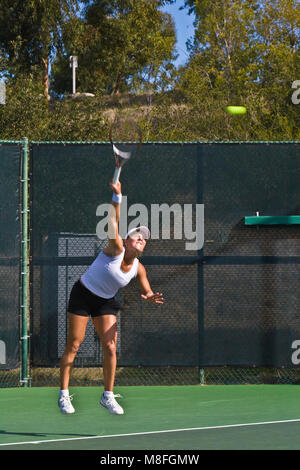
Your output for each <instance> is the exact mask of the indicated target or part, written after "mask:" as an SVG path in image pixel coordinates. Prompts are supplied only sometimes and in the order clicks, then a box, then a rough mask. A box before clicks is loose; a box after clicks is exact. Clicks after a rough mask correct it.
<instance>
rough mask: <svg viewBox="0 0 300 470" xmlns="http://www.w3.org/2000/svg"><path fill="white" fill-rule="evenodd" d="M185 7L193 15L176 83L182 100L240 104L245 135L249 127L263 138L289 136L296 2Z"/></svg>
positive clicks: (198, 1) (299, 15)
mask: <svg viewBox="0 0 300 470" xmlns="http://www.w3.org/2000/svg"><path fill="white" fill-rule="evenodd" d="M185 6H186V8H189V11H192V12H193V13H194V14H195V17H196V20H195V37H194V41H193V42H192V43H190V44H189V48H190V60H189V62H188V64H187V65H186V67H185V68H183V69H182V73H181V77H182V78H181V80H180V82H179V85H178V87H179V89H180V90H182V91H183V93H184V94H185V97H186V100H188V101H189V102H190V103H195V104H196V103H197V102H198V103H199V102H201V103H203V99H204V100H205V102H206V107H207V108H208V109H215V110H216V109H217V108H218V105H219V103H222V105H223V108H224V107H225V105H226V104H245V105H246V106H247V107H248V112H249V115H248V116H249V117H247V119H244V121H243V122H244V123H245V128H244V130H245V131H246V127H247V128H248V132H247V135H248V136H249V137H251V132H253V135H254V134H255V135H256V136H257V135H260V136H261V138H262V140H267V139H268V138H269V136H271V135H272V136H273V138H274V137H275V136H276V137H275V138H279V139H280V138H282V135H283V134H285V138H286V139H289V138H291V139H292V138H294V136H295V135H297V134H298V127H299V124H298V122H299V117H298V116H299V113H298V114H297V109H296V107H295V106H293V105H292V103H291V94H292V89H291V86H292V83H293V81H294V80H296V78H297V77H298V76H300V61H299V53H300V50H299V43H300V28H299V21H300V10H299V9H300V5H299V2H298V1H296V0H286V1H282V0H270V1H268V2H260V1H259V0H221V1H219V2H210V1H208V0H186V2H185ZM224 118H225V115H224ZM225 119H226V118H225ZM231 122H234V124H235V125H236V124H237V123H236V121H233V120H231ZM237 127H238V128H239V129H240V122H239V123H238V126H237ZM228 129H229V133H232V132H235V129H233V128H232V127H231V126H229V128H228ZM277 136H278V137H277ZM279 136H281V137H279Z"/></svg>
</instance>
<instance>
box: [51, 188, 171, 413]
mask: <svg viewBox="0 0 300 470" xmlns="http://www.w3.org/2000/svg"><path fill="white" fill-rule="evenodd" d="M110 187H111V188H112V190H113V197H112V203H111V205H110V213H109V216H108V219H109V220H108V244H107V246H106V247H105V248H104V249H103V250H102V251H101V252H100V253H99V255H98V256H97V258H96V259H95V260H94V262H93V263H92V264H91V266H90V267H89V268H88V269H87V271H86V272H85V273H84V274H83V276H82V277H81V278H80V280H78V281H77V282H76V283H75V284H74V286H73V288H72V291H71V294H70V299H69V305H68V322H69V327H68V338H67V343H66V348H65V351H64V353H63V355H62V358H61V363H60V377H61V389H60V393H59V397H58V405H59V408H60V410H61V412H62V413H67V414H69V413H74V412H75V409H74V407H73V405H72V403H71V400H72V396H70V395H69V380H70V374H71V370H72V367H73V363H74V360H75V357H76V354H77V352H78V350H79V348H80V345H81V343H82V341H83V340H84V337H85V331H86V326H87V323H88V320H89V316H91V317H92V320H93V323H94V327H95V330H96V332H97V334H98V335H99V338H100V342H101V345H102V349H103V356H104V359H103V376H104V392H103V394H102V396H101V399H100V404H101V405H102V406H103V407H105V408H107V409H108V411H109V412H110V413H113V414H123V413H124V410H123V408H122V407H121V406H120V405H119V404H118V402H117V401H116V400H115V397H118V396H119V395H114V393H113V387H114V379H115V372H116V364H117V357H116V345H117V318H116V315H117V312H118V311H119V310H120V305H119V304H118V302H117V301H116V300H115V295H116V293H117V292H118V290H119V289H120V288H122V287H125V286H126V285H127V284H128V283H129V282H130V281H131V280H132V279H133V278H135V277H136V278H137V281H138V284H139V287H140V289H141V292H142V294H141V298H142V299H143V300H144V301H146V302H152V303H154V304H162V303H163V302H164V299H163V295H162V293H160V292H156V293H154V292H153V291H152V289H151V287H150V283H149V281H148V278H147V274H146V270H145V268H144V266H143V265H142V264H141V262H140V261H139V260H138V257H139V256H140V255H141V254H142V253H143V251H144V248H145V246H146V240H147V239H149V238H150V232H149V230H148V228H147V227H143V226H142V227H138V228H135V229H132V230H130V231H129V232H128V233H127V234H126V237H125V242H123V240H122V238H121V236H120V235H119V228H118V226H119V218H120V204H121V201H122V194H121V183H120V182H119V181H118V182H117V183H116V184H114V183H110Z"/></svg>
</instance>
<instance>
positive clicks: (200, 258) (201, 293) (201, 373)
mask: <svg viewBox="0 0 300 470" xmlns="http://www.w3.org/2000/svg"><path fill="white" fill-rule="evenodd" d="M197 203H198V204H203V146H202V144H201V143H198V144H197ZM203 274H204V269H203V247H202V248H201V249H200V250H198V268H197V278H198V338H199V364H202V363H203V355H204V344H203V341H204V279H203ZM199 383H200V385H204V384H205V370H204V368H203V366H202V365H201V366H200V367H199Z"/></svg>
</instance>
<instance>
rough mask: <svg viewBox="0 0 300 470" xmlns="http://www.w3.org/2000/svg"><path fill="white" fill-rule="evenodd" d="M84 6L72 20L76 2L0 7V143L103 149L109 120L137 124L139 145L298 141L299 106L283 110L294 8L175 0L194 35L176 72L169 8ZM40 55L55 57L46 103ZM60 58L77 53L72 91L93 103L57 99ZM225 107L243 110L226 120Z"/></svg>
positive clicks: (99, 0) (291, 65)
mask: <svg viewBox="0 0 300 470" xmlns="http://www.w3.org/2000/svg"><path fill="white" fill-rule="evenodd" d="M83 3H84V6H85V8H84V9H83V10H81V12H80V14H79V13H77V15H76V14H75V11H76V4H77V2H76V1H75V0H69V1H65V2H59V1H58V0H51V2H49V11H47V12H46V11H45V8H44V6H45V5H44V2H41V1H38V0H32V1H30V2H26V4H23V2H19V1H17V0H13V1H12V2H10V6H8V5H7V4H6V3H5V4H4V2H1V3H0V73H1V72H2V74H5V75H6V76H7V77H9V78H8V81H7V104H6V105H0V138H1V139H20V138H22V137H24V136H27V137H28V138H29V139H31V140H73V141H74V140H89V141H107V140H108V129H109V126H110V122H111V120H112V119H113V117H114V115H115V114H116V113H117V114H121V115H123V117H125V118H126V116H128V115H130V117H131V118H132V117H134V118H135V119H136V120H138V121H139V124H140V127H142V128H143V131H144V140H149V141H151V140H154V141H194V140H216V139H217V140H300V125H299V111H300V104H299V105H296V104H293V103H292V94H293V92H294V91H295V90H294V89H293V88H292V83H293V82H294V81H295V80H300V60H299V59H300V57H299V54H300V49H299V42H300V5H299V2H297V1H296V0H285V1H282V0H270V1H268V2H260V1H258V0H247V1H246V0H221V1H220V2H211V1H208V0H201V1H200V0H186V2H185V4H186V9H190V10H191V11H193V13H194V14H195V36H194V40H193V42H192V43H190V45H189V47H190V59H189V61H188V63H187V64H186V65H185V66H184V67H181V68H179V69H178V70H176V69H175V67H174V64H173V58H174V44H175V33H174V24H173V22H172V21H171V19H170V17H169V16H168V15H164V14H162V13H161V12H160V11H159V6H161V5H162V4H163V3H171V2H163V1H159V0H147V1H146V0H140V1H139V2H136V1H133V0H105V1H104V0H89V1H85V2H83ZM58 4H59V5H60V9H59V8H58V6H59V5H58ZM22 5H23V8H22ZM9 8H10V9H11V10H8V9H9ZM9 11H13V12H14V15H15V16H14V18H16V17H18V18H19V22H15V23H14V21H13V16H12V15H11V16H10V18H9V20H8V21H7V24H5V18H6V14H8V13H9ZM187 11H188V10H187ZM37 12H39V15H38V14H37ZM31 17H32V22H31V21H30V18H31ZM47 32H48V33H49V32H50V36H49V35H48V36H47V34H48V33H47ZM44 33H45V35H44V36H43V34H44ZM46 33H47V34H46ZM30 37H31V41H29V38H30ZM49 37H50V42H49V41H48V40H49ZM47 38H48V39H47ZM46 50H47V51H48V52H47V54H50V56H51V54H53V53H54V52H55V60H54V62H53V63H52V77H53V79H52V82H50V86H51V87H52V90H51V91H52V95H53V98H54V97H55V96H56V99H52V100H51V101H50V102H47V101H46V100H45V98H44V96H43V93H44V86H45V83H43V82H42V81H41V67H42V66H43V64H41V61H42V58H43V57H44V55H43V54H44V53H45V51H46ZM47 54H45V55H47ZM69 55H78V56H79V67H78V69H77V85H78V88H77V89H78V91H81V92H94V93H95V97H89V98H85V99H81V100H80V99H78V100H77V99H72V98H71V97H68V96H67V95H66V93H68V92H71V89H72V84H71V70H70V67H69ZM44 65H45V64H44ZM113 92H115V94H114V93H113ZM117 92H118V93H117ZM62 94H65V97H64V99H62V98H61V99H57V97H58V96H60V95H62ZM229 104H231V105H232V104H236V105H244V106H246V107H247V113H246V114H245V115H243V116H229V115H228V114H227V113H226V111H225V108H226V106H227V105H229Z"/></svg>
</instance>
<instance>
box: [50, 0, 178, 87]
mask: <svg viewBox="0 0 300 470" xmlns="http://www.w3.org/2000/svg"><path fill="white" fill-rule="evenodd" d="M85 3H86V7H85V9H84V12H83V15H82V17H81V18H77V19H71V21H70V22H67V23H66V24H65V25H64V28H63V44H64V47H63V48H62V50H61V51H60V53H59V54H58V55H57V58H56V60H55V61H54V63H53V85H54V89H55V91H56V92H59V93H62V92H65V91H67V90H70V83H69V82H68V81H67V80H68V79H67V80H66V78H65V76H66V71H67V67H68V57H69V56H70V55H77V56H78V58H79V64H80V66H79V67H78V71H77V82H78V89H79V90H81V91H92V92H96V93H118V92H120V91H129V90H135V91H136V90H137V89H138V88H143V87H144V82H145V80H146V81H147V83H146V87H147V86H148V85H149V83H151V82H152V84H155V83H157V77H158V76H160V77H162V69H163V70H165V71H170V69H171V68H172V65H171V64H172V60H173V59H174V52H173V51H174V47H175V41H176V37H175V28H174V24H173V21H172V20H171V18H170V16H169V15H166V14H164V13H162V12H161V11H160V10H159V6H161V5H162V4H164V3H167V2H162V1H159V0H140V1H139V2H136V1H133V0H111V1H103V0H102V1H101V0H95V1H92V2H91V1H88V2H85ZM168 3H171V2H168ZM69 75H70V74H69Z"/></svg>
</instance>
